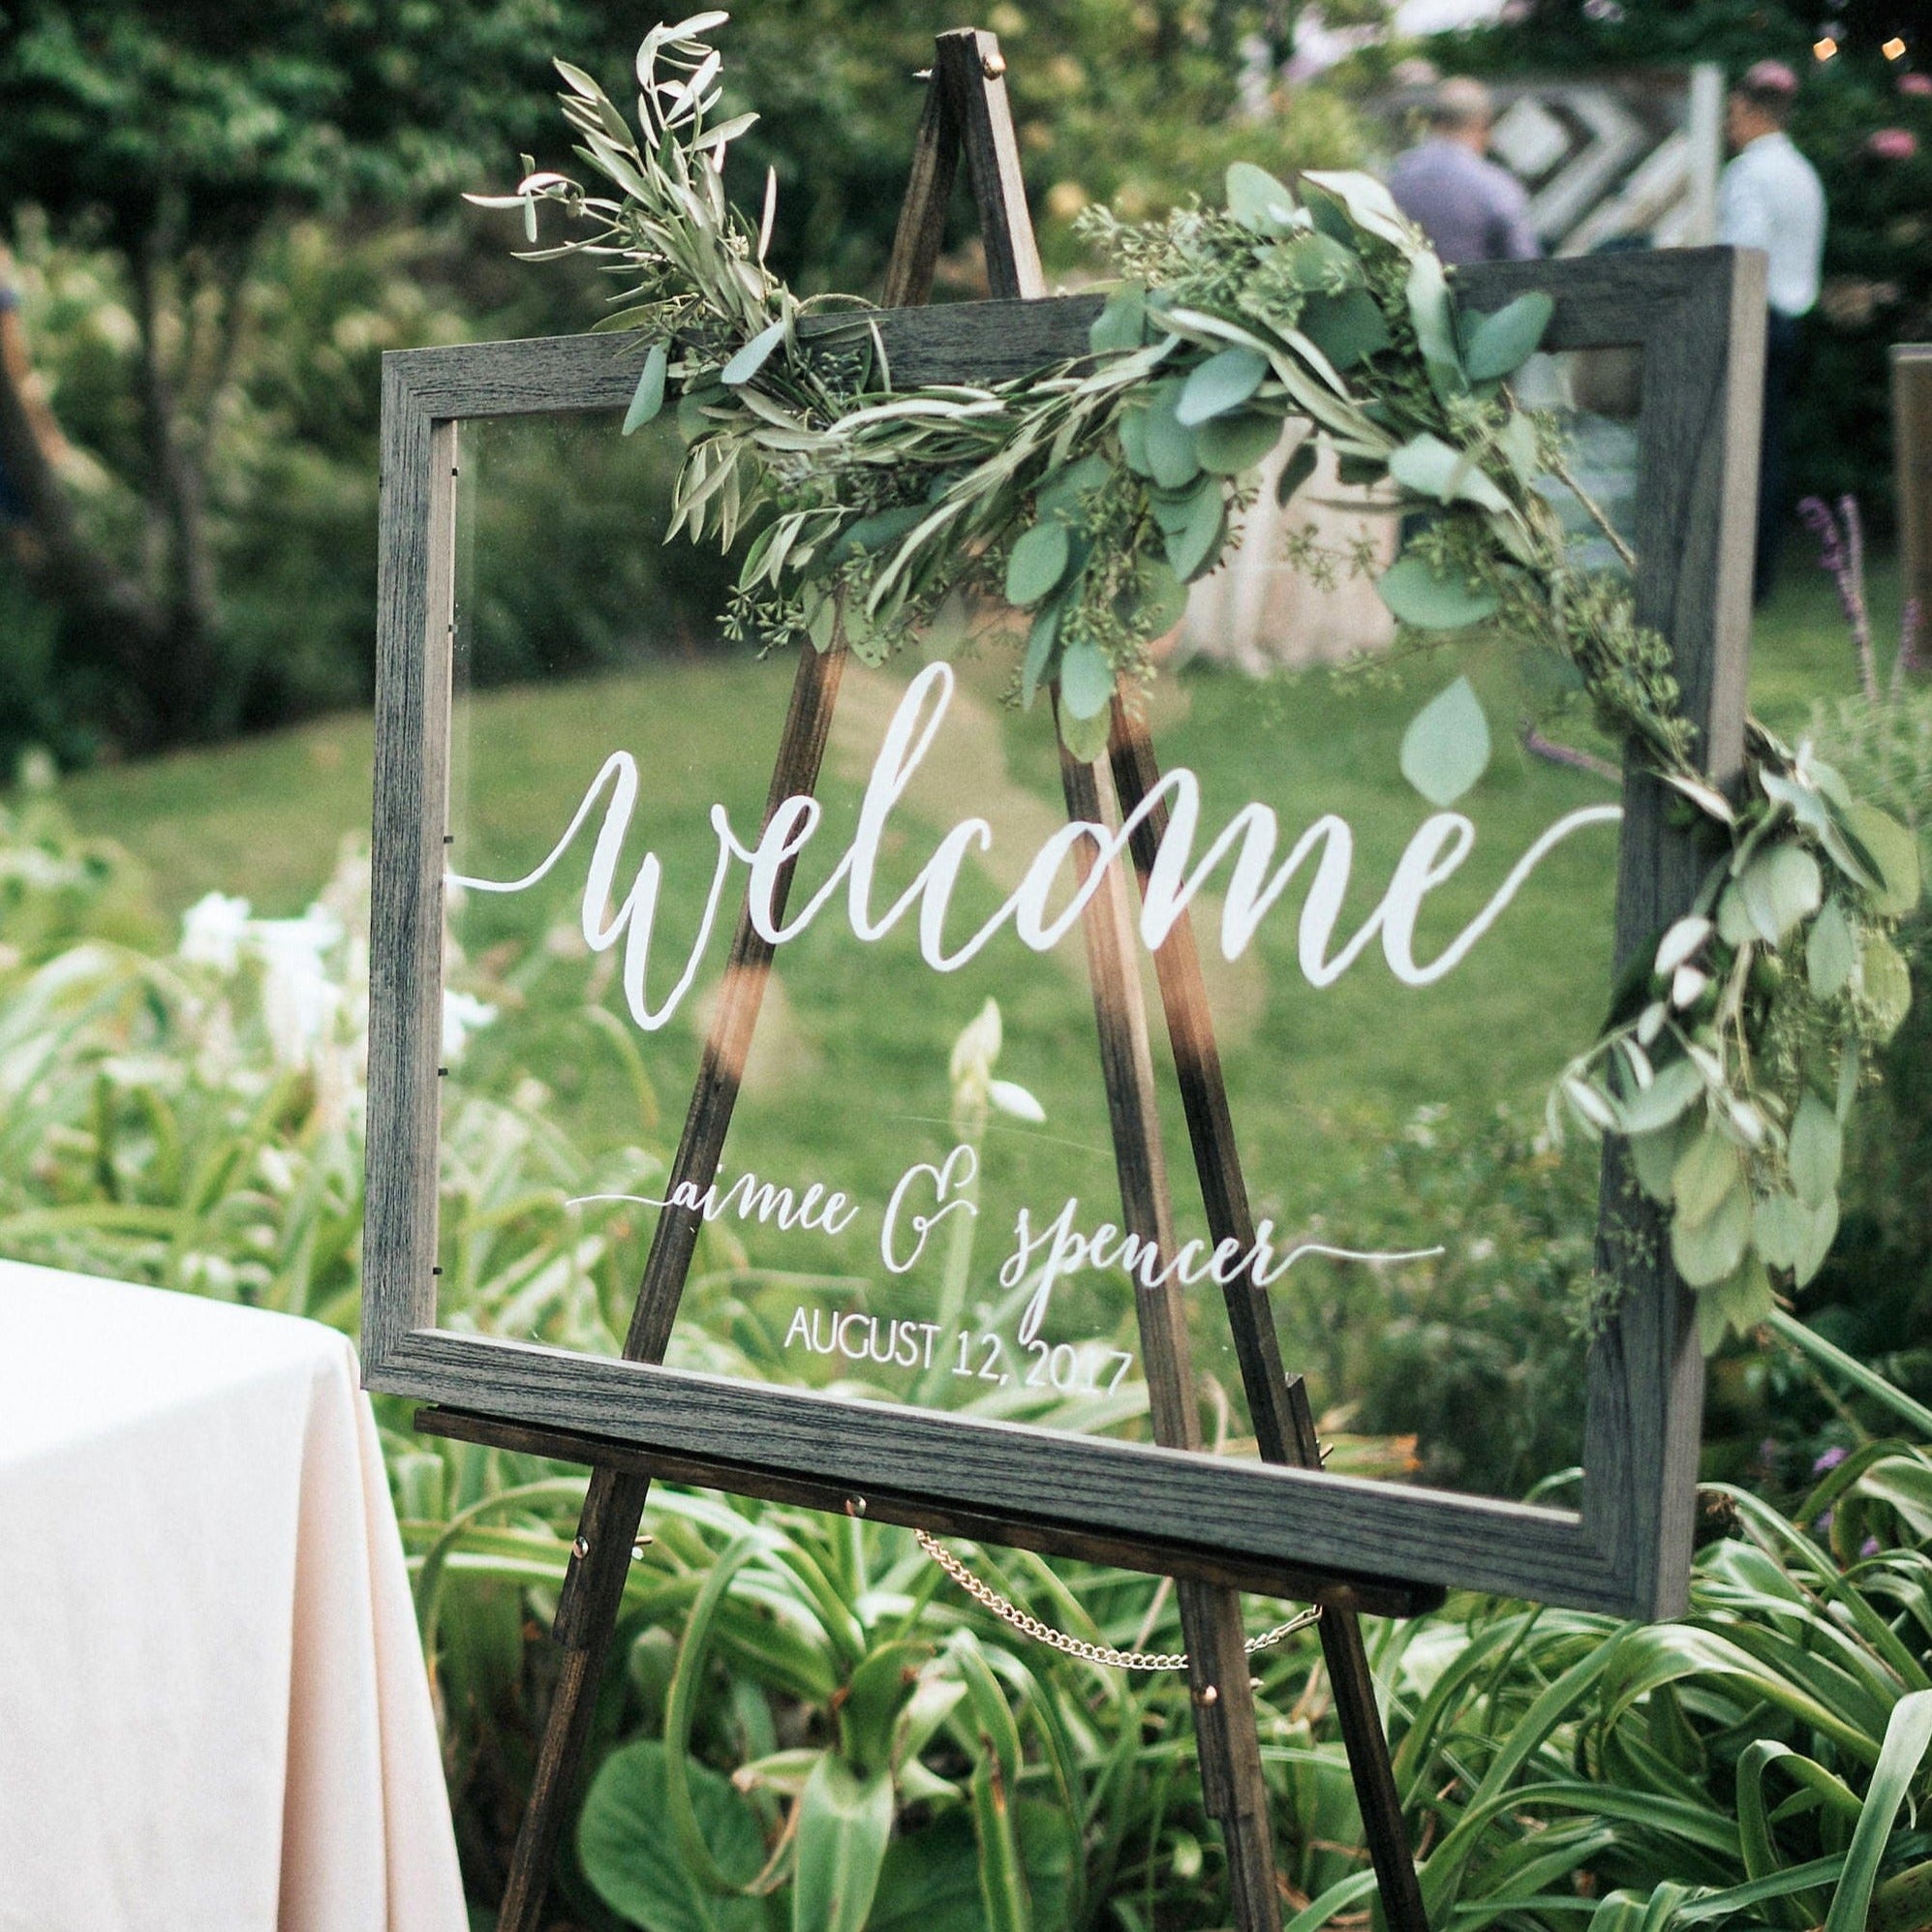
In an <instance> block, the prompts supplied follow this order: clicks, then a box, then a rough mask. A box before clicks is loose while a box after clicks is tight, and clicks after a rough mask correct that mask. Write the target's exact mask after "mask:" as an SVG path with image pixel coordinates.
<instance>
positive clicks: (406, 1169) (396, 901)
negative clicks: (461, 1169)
mask: <svg viewBox="0 0 1932 1932" xmlns="http://www.w3.org/2000/svg"><path fill="white" fill-rule="evenodd" d="M456 447H457V429H456V425H455V424H454V423H452V422H441V423H439V422H433V421H432V420H431V419H430V418H429V417H428V416H427V415H426V414H424V413H423V412H422V411H421V410H419V409H416V408H414V407H413V406H412V404H411V401H410V398H409V395H408V392H407V388H406V386H405V384H404V383H403V382H402V381H401V378H400V374H399V372H397V371H396V370H395V369H393V368H392V367H385V368H384V371H383V481H382V499H381V506H380V512H379V517H380V523H381V528H382V564H381V569H380V572H379V576H378V582H377V617H376V760H375V765H376V770H375V797H374V803H373V807H372V826H371V837H370V877H369V932H370V949H369V1089H368V1116H367V1121H368V1129H367V1131H368V1140H367V1146H368V1156H367V1175H366V1181H365V1210H364V1224H363V1237H362V1254H363V1313H362V1335H361V1345H362V1364H363V1377H364V1379H365V1381H369V1382H371V1383H372V1385H373V1384H374V1382H375V1378H377V1377H379V1376H380V1375H381V1372H382V1365H383V1359H384V1357H385V1356H386V1355H387V1353H388V1352H389V1350H390V1349H392V1348H393V1347H394V1346H395V1345H396V1344H397V1343H398V1342H399V1341H400V1340H401V1339H402V1338H403V1337H404V1336H405V1335H407V1334H409V1333H410V1332H411V1331H412V1330H413V1329H419V1328H424V1327H427V1326H430V1325H431V1324H433V1323H434V1322H435V1320H436V1276H435V1272H434V1271H435V1267H436V1235H437V1193H436V1175H437V1160H438V1150H439V1143H440V1140H441V1134H442V1095H441V1092H440V1091H439V1088H438V1082H437V1077H436V1063H437V1054H438V1049H439V1047H440V1046H441V1044H442V1037H443V874H444V857H443V834H444V828H445V822H446V820H447V816H448V806H449V784H448V769H449V676H450V668H449V667H450V647H451V641H452V637H453V632H454V625H455V605H454V601H453V598H454V583H455V555H456V489H455V481H456V478H455V471H456Z"/></svg>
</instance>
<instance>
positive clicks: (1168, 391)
mask: <svg viewBox="0 0 1932 1932" xmlns="http://www.w3.org/2000/svg"><path fill="white" fill-rule="evenodd" d="M1180 393H1181V385H1180V384H1179V383H1171V382H1170V383H1161V384H1160V385H1159V387H1158V388H1156V389H1155V390H1154V393H1153V400H1152V401H1151V402H1150V404H1149V405H1148V410H1147V429H1146V447H1147V462H1148V474H1149V475H1150V476H1151V477H1152V478H1153V480H1154V481H1155V482H1156V483H1157V484H1159V485H1160V487H1161V488H1162V489H1164V490H1178V489H1180V488H1181V486H1182V485H1183V484H1186V483H1191V482H1192V481H1193V480H1194V478H1195V477H1196V476H1198V475H1200V474H1201V459H1200V457H1199V456H1198V455H1197V454H1196V453H1195V447H1194V432H1193V430H1192V429H1190V428H1189V427H1188V426H1187V425H1186V424H1185V423H1183V422H1182V421H1181V419H1180V417H1179V416H1177V415H1176V414H1175V405H1176V404H1177V402H1178V401H1179V400H1180Z"/></svg>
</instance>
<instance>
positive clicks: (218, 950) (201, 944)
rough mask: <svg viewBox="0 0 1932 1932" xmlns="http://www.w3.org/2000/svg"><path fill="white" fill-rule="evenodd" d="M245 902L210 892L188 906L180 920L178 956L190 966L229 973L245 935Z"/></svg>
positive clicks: (246, 905) (238, 954) (239, 956)
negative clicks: (207, 967) (206, 967)
mask: <svg viewBox="0 0 1932 1932" xmlns="http://www.w3.org/2000/svg"><path fill="white" fill-rule="evenodd" d="M248 924H249V921H248V901H247V900H245V899H230V898H229V896H228V895H227V894H226V893H222V892H211V893H209V894H208V895H207V896H206V897H205V898H202V899H199V900H197V901H196V902H195V904H194V905H191V906H189V908H188V910H187V911H186V912H185V913H184V914H183V915H182V919H181V957H182V958H183V959H184V960H186V961H187V962H188V963H189V965H191V966H213V967H214V969H215V970H216V971H217V972H219V973H230V972H232V971H233V970H234V969H235V966H236V963H237V962H238V961H239V960H240V958H241V946H242V941H243V940H244V939H245V938H246V937H247V936H248Z"/></svg>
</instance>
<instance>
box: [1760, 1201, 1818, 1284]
mask: <svg viewBox="0 0 1932 1932" xmlns="http://www.w3.org/2000/svg"><path fill="white" fill-rule="evenodd" d="M1811 1220H1812V1211H1811V1210H1810V1209H1809V1208H1807V1207H1805V1206H1804V1205H1803V1204H1802V1203H1801V1202H1800V1201H1799V1200H1798V1198H1797V1196H1796V1195H1795V1194H1787V1193H1784V1192H1783V1191H1780V1192H1778V1193H1776V1194H1764V1195H1761V1196H1760V1197H1759V1199H1758V1201H1757V1202H1756V1204H1755V1205H1754V1206H1753V1208H1752V1211H1751V1242H1752V1244H1753V1246H1755V1247H1756V1248H1757V1250H1758V1252H1759V1253H1760V1254H1761V1255H1763V1258H1764V1260H1765V1262H1766V1264H1767V1265H1768V1266H1770V1267H1772V1268H1782V1269H1787V1270H1790V1269H1794V1268H1795V1267H1796V1266H1797V1258H1798V1254H1799V1252H1800V1250H1801V1248H1802V1247H1803V1244H1804V1237H1805V1231H1806V1229H1807V1228H1809V1226H1810V1225H1811Z"/></svg>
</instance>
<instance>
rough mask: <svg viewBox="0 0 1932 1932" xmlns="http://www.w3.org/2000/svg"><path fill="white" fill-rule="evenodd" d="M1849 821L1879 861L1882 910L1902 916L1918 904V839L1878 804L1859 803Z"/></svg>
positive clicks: (1852, 809) (1853, 829)
mask: <svg viewBox="0 0 1932 1932" xmlns="http://www.w3.org/2000/svg"><path fill="white" fill-rule="evenodd" d="M1845 817H1846V821H1847V823H1848V825H1849V827H1850V829H1851V831H1852V832H1853V834H1854V835H1855V837H1856V839H1857V841H1858V843H1860V844H1861V845H1863V846H1864V848H1865V850H1866V851H1868V852H1869V853H1870V854H1871V855H1872V857H1873V859H1874V860H1876V861H1877V863H1878V868H1879V874H1880V880H1881V888H1882V889H1881V890H1880V891H1879V893H1878V894H1877V895H1876V898H1877V903H1878V909H1879V911H1880V912H1882V913H1883V914H1885V915H1886V917H1887V918H1902V917H1903V916H1904V915H1905V914H1906V913H1908V912H1910V911H1911V910H1912V909H1913V907H1914V906H1916V905H1917V904H1918V892H1919V876H1918V842H1917V840H1916V839H1915V838H1914V837H1913V836H1912V834H1911V833H1910V832H1908V831H1907V830H1906V829H1905V827H1904V826H1903V825H1901V824H1900V823H1899V822H1898V820H1897V819H1896V818H1894V817H1892V815H1891V814H1890V813H1886V812H1881V811H1880V810H1879V808H1878V807H1877V806H1876V805H1863V804H1855V805H1854V806H1853V807H1852V808H1851V809H1850V810H1849V811H1848V812H1847V813H1845Z"/></svg>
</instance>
